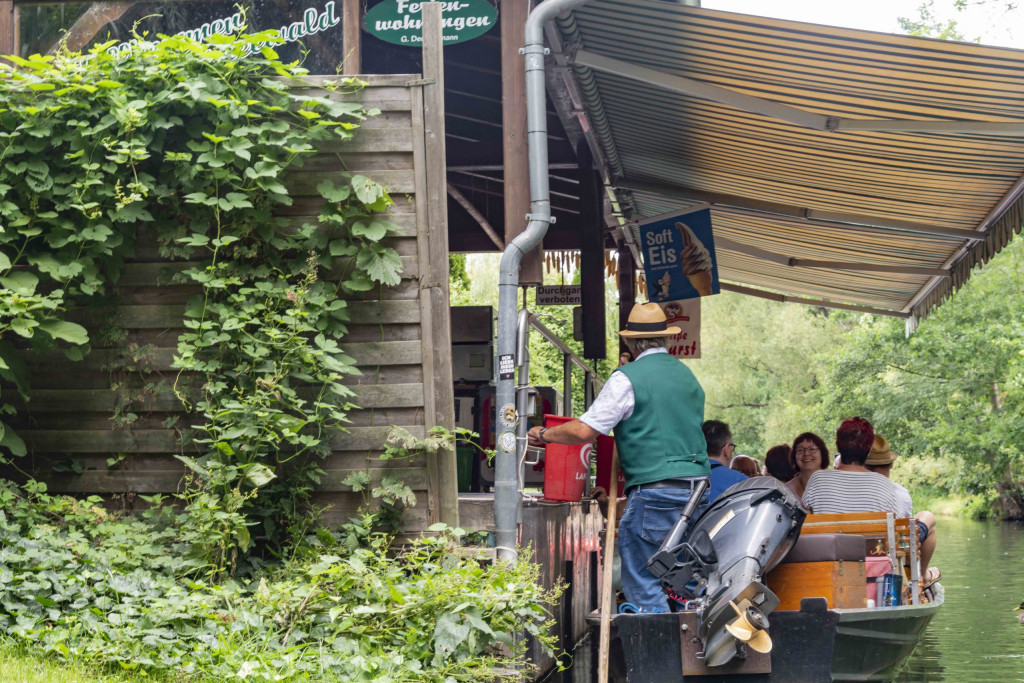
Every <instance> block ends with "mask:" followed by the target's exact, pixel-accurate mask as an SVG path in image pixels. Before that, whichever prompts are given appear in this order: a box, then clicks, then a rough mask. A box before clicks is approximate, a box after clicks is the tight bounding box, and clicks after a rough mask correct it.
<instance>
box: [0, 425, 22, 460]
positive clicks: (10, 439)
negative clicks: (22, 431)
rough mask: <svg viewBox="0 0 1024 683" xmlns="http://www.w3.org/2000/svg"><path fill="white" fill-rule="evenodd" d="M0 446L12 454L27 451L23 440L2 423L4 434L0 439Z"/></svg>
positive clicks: (19, 454) (20, 454) (18, 454)
mask: <svg viewBox="0 0 1024 683" xmlns="http://www.w3.org/2000/svg"><path fill="white" fill-rule="evenodd" d="M0 447H3V448H6V449H7V450H9V451H10V452H11V454H12V455H17V456H22V455H25V454H26V453H28V448H26V447H25V442H24V441H22V440H21V437H20V436H18V435H17V434H15V433H14V430H13V429H11V428H10V427H8V426H7V425H4V436H3V438H2V439H0Z"/></svg>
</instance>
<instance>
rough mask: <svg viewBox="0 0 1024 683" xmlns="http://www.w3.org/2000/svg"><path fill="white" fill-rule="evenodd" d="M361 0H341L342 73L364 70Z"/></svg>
mask: <svg viewBox="0 0 1024 683" xmlns="http://www.w3.org/2000/svg"><path fill="white" fill-rule="evenodd" d="M361 4H362V3H360V1H359V0H341V31H342V34H341V44H342V50H343V52H344V54H343V55H342V60H343V63H342V67H341V73H342V74H344V75H345V76H354V75H355V74H359V73H362V72H363V60H362V55H363V49H362V24H363V14H362V11H361V7H360V5H361Z"/></svg>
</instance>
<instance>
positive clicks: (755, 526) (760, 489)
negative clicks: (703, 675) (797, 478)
mask: <svg viewBox="0 0 1024 683" xmlns="http://www.w3.org/2000/svg"><path fill="white" fill-rule="evenodd" d="M690 507H691V506H687V508H686V509H684V511H683V515H682V517H681V518H680V520H679V522H677V523H676V525H675V527H673V529H672V531H671V532H669V535H668V537H667V538H666V539H665V542H664V543H663V544H662V546H661V548H659V549H658V552H657V553H655V554H654V555H653V556H652V557H651V558H650V560H648V562H647V568H648V569H649V570H650V571H651V573H652V574H654V575H655V576H657V577H659V578H661V582H662V585H663V586H665V588H666V589H668V590H669V591H670V592H671V593H674V594H676V595H678V596H681V597H684V598H688V599H691V600H695V601H696V602H697V605H698V607H697V610H698V615H699V627H698V632H697V635H698V636H699V637H700V639H701V641H702V642H703V645H704V664H705V665H707V666H722V665H723V664H727V663H728V662H730V661H732V659H733V658H734V657H736V656H738V655H742V654H744V653H745V649H744V646H749V647H751V648H753V649H754V650H756V651H758V652H769V651H770V650H771V647H772V644H771V638H770V637H769V636H768V618H767V615H768V614H769V613H770V612H771V611H772V610H773V609H775V608H776V607H778V605H779V599H778V598H777V597H776V596H775V594H774V593H772V592H771V591H770V590H768V588H767V587H766V586H765V585H764V583H763V580H764V575H765V574H766V573H767V572H768V571H770V570H771V569H772V568H773V567H775V565H777V564H778V563H779V562H780V561H781V560H782V558H783V557H785V556H786V553H788V552H789V549H790V548H791V547H792V546H793V544H794V543H795V542H796V539H797V537H798V536H799V535H800V527H801V526H802V525H803V522H804V517H806V513H805V512H804V511H803V510H802V509H801V508H800V501H799V500H798V499H797V497H796V496H794V495H793V493H792V492H791V491H790V490H789V489H788V488H786V486H784V485H783V484H781V483H779V482H778V481H777V480H776V479H773V478H769V477H754V478H751V479H747V480H746V481H742V482H740V483H738V484H736V485H734V486H732V487H730V488H729V489H727V490H726V491H725V493H723V494H722V495H721V496H720V497H719V498H718V500H716V501H715V502H714V503H713V504H712V505H711V507H709V508H708V509H707V511H706V512H705V513H704V514H703V515H701V516H700V518H699V519H697V521H696V522H694V523H693V526H692V528H690V530H689V535H688V537H687V540H686V541H685V542H683V543H680V542H679V539H680V538H681V537H682V536H684V535H686V530H687V526H689V519H688V515H687V512H690V514H692V510H690Z"/></svg>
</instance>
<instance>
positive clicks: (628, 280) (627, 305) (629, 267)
mask: <svg viewBox="0 0 1024 683" xmlns="http://www.w3.org/2000/svg"><path fill="white" fill-rule="evenodd" d="M635 303H636V271H635V270H634V268H633V254H632V253H631V252H630V251H629V247H627V246H625V245H623V246H621V247H619V329H620V330H624V329H626V321H627V320H629V312H630V311H631V310H633V304H635ZM628 350H629V349H627V348H626V345H625V344H624V343H623V341H622V339H621V338H620V339H619V354H622V353H624V352H626V351H628Z"/></svg>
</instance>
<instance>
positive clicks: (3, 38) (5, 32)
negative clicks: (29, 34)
mask: <svg viewBox="0 0 1024 683" xmlns="http://www.w3.org/2000/svg"><path fill="white" fill-rule="evenodd" d="M17 30H18V25H17V22H16V21H15V14H14V0H0V55H13V54H15V53H16V52H17V42H18V41H17V34H16V32H17Z"/></svg>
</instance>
